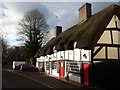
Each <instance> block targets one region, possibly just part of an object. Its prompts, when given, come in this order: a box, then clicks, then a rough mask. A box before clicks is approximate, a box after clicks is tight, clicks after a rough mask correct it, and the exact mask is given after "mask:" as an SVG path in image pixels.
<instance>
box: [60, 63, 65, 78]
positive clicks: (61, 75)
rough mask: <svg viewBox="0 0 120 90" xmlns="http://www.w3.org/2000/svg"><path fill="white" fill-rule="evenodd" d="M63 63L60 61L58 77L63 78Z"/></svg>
mask: <svg viewBox="0 0 120 90" xmlns="http://www.w3.org/2000/svg"><path fill="white" fill-rule="evenodd" d="M64 70H65V62H64V61H60V77H61V78H64Z"/></svg>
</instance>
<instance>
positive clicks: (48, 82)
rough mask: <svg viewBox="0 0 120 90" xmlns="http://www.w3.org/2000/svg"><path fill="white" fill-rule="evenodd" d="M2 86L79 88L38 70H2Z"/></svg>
mask: <svg viewBox="0 0 120 90" xmlns="http://www.w3.org/2000/svg"><path fill="white" fill-rule="evenodd" d="M2 88H3V89H5V88H49V89H51V90H52V89H56V88H78V87H77V86H74V85H71V84H68V83H65V82H63V81H59V80H57V79H54V78H51V77H48V76H45V75H43V74H40V73H38V72H21V71H15V70H9V69H3V71H2Z"/></svg>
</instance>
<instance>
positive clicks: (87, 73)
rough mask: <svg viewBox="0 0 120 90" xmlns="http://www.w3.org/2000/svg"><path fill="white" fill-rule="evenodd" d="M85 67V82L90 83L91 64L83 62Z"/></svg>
mask: <svg viewBox="0 0 120 90" xmlns="http://www.w3.org/2000/svg"><path fill="white" fill-rule="evenodd" d="M83 68H84V84H87V85H88V84H89V78H88V77H89V64H83Z"/></svg>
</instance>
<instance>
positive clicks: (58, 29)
mask: <svg viewBox="0 0 120 90" xmlns="http://www.w3.org/2000/svg"><path fill="white" fill-rule="evenodd" d="M61 32H62V26H56V27H55V33H54V34H55V37H57V36H58V35H59V34H60V33H61Z"/></svg>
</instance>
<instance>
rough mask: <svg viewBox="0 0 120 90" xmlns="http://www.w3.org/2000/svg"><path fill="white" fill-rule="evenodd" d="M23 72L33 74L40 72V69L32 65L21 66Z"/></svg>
mask: <svg viewBox="0 0 120 90" xmlns="http://www.w3.org/2000/svg"><path fill="white" fill-rule="evenodd" d="M20 70H21V71H31V72H38V71H39V69H38V68H37V67H35V66H33V65H31V64H21V67H20Z"/></svg>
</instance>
